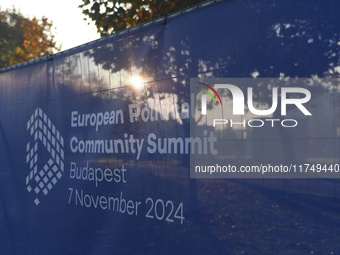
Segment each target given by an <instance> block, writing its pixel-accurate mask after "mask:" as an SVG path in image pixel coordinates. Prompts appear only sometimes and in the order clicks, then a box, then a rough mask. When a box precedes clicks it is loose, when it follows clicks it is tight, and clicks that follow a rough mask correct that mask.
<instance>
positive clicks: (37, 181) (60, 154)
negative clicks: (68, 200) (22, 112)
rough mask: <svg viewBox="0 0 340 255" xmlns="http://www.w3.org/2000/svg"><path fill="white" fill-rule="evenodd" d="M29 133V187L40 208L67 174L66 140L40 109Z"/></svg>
mask: <svg viewBox="0 0 340 255" xmlns="http://www.w3.org/2000/svg"><path fill="white" fill-rule="evenodd" d="M27 131H28V132H29V133H30V139H29V142H28V143H27V146H26V153H27V154H26V164H28V165H29V171H30V173H29V174H28V175H27V177H26V188H27V191H28V192H33V193H34V194H35V196H36V198H35V199H34V203H35V205H38V204H39V203H40V201H41V199H42V197H44V196H46V195H47V194H48V193H49V191H50V190H51V189H52V188H53V187H54V186H55V185H56V184H57V182H58V181H59V180H60V178H61V177H62V175H63V172H64V138H63V137H62V136H61V135H60V133H59V131H58V130H57V129H56V127H55V125H54V124H53V123H52V122H51V120H50V119H49V118H48V117H47V115H46V114H45V113H44V112H43V111H42V110H41V109H40V108H37V109H36V110H35V111H34V113H33V114H32V116H31V118H30V119H29V121H28V122H27ZM46 159H47V161H44V160H46Z"/></svg>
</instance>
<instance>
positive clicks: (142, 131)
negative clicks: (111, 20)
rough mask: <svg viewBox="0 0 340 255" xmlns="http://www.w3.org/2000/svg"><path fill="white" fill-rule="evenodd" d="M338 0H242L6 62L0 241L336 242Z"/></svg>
mask: <svg viewBox="0 0 340 255" xmlns="http://www.w3.org/2000/svg"><path fill="white" fill-rule="evenodd" d="M339 4H340V3H339V1H335V0H324V1H316V0H313V1H306V0H300V1H293V0H286V1H279V0H270V1H269V0H268V1H267V0H255V1H254V0H252V1H248V0H232V1H227V2H223V3H219V4H216V5H213V6H211V7H208V8H204V9H200V8H198V9H200V10H198V11H195V12H191V13H189V14H186V15H183V16H179V17H176V18H172V19H168V20H167V21H166V22H163V23H159V24H155V25H153V26H149V27H145V28H141V29H138V30H134V31H132V32H129V33H125V34H123V33H122V34H118V35H115V36H111V37H108V38H105V39H103V40H100V41H96V42H94V43H91V44H88V45H83V46H80V47H78V48H75V49H72V50H70V51H67V52H63V53H60V54H56V55H54V56H51V57H50V58H47V59H42V60H40V61H37V62H32V63H29V64H27V65H23V66H19V67H16V68H13V69H10V70H3V71H2V72H1V73H0V162H1V164H0V229H1V232H0V253H1V254H18V255H19V254H20V255H21V254H25V255H28V254H29V255H31V254H32V255H33V254H34V255H37V254H41V255H43V254H50V255H57V254H58V255H59V254H65V255H66V254H89V255H95V254H96V255H105V254H107V255H108V254H162V255H164V254H195V255H196V254H202V255H203V254H204V255H206V254H340V249H339V241H340V214H339V210H340V200H339V196H340V184H339V177H340V166H339V164H340V108H339V106H340V104H339V102H340V101H339V99H340V94H339V91H340V83H339V74H340V60H339V45H340V33H339V27H340V19H339V17H340V13H339V10H340V5H339Z"/></svg>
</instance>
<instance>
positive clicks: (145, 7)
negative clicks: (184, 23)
mask: <svg viewBox="0 0 340 255" xmlns="http://www.w3.org/2000/svg"><path fill="white" fill-rule="evenodd" d="M82 1H83V4H82V5H80V6H79V8H82V9H83V13H84V14H85V15H87V16H88V17H89V18H90V19H91V20H93V21H95V24H96V26H97V30H98V32H99V33H100V35H101V36H106V35H109V34H111V33H114V32H117V31H119V30H122V29H125V28H129V27H132V26H135V25H138V24H141V23H143V22H146V21H149V20H152V19H155V18H159V17H161V16H163V15H166V14H169V13H172V12H174V11H178V10H181V9H184V8H186V7H190V6H192V5H195V4H198V3H201V2H204V0H187V1H183V0H172V1H169V0H165V1H164V0H99V1H98V0H82Z"/></svg>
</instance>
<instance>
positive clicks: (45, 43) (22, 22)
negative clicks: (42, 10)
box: [0, 9, 60, 68]
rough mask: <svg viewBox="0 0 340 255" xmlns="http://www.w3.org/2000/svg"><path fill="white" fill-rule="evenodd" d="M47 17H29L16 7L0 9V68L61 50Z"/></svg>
mask: <svg viewBox="0 0 340 255" xmlns="http://www.w3.org/2000/svg"><path fill="white" fill-rule="evenodd" d="M51 28H52V22H49V21H48V19H47V18H45V17H43V18H42V19H37V18H36V17H34V18H33V19H29V18H26V17H24V16H23V15H22V14H21V13H20V12H17V11H16V10H15V9H13V10H6V11H0V68H3V67H6V66H10V65H15V64H19V63H22V62H25V61H29V60H32V59H36V58H40V57H43V56H48V55H51V54H53V52H54V50H55V51H59V50H60V46H57V45H56V42H55V40H54V36H53V35H52V32H51Z"/></svg>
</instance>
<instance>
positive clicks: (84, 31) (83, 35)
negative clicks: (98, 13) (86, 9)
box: [0, 0, 100, 51]
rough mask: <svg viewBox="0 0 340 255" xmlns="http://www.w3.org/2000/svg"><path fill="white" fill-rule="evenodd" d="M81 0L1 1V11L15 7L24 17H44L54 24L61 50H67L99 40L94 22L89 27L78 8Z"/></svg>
mask: <svg viewBox="0 0 340 255" xmlns="http://www.w3.org/2000/svg"><path fill="white" fill-rule="evenodd" d="M80 4H82V1H81V0H58V1H55V0H54V1H51V0H10V1H9V0H7V1H1V3H0V8H1V10H6V9H12V8H13V6H14V7H15V9H16V10H17V11H20V12H21V13H22V15H23V16H24V17H28V18H33V17H36V18H37V19H41V18H42V17H43V16H44V17H46V18H48V20H49V21H52V22H53V30H52V31H53V34H54V35H55V41H56V42H57V45H60V44H61V45H62V47H61V50H62V51H64V50H67V49H70V48H73V47H76V46H79V45H81V44H84V43H87V42H90V41H93V40H96V39H98V38H99V37H100V36H99V34H98V33H97V31H96V27H95V25H94V22H92V23H91V24H90V25H88V21H85V20H84V18H85V15H84V14H83V13H82V10H81V9H80V8H78V6H79V5H80Z"/></svg>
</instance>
